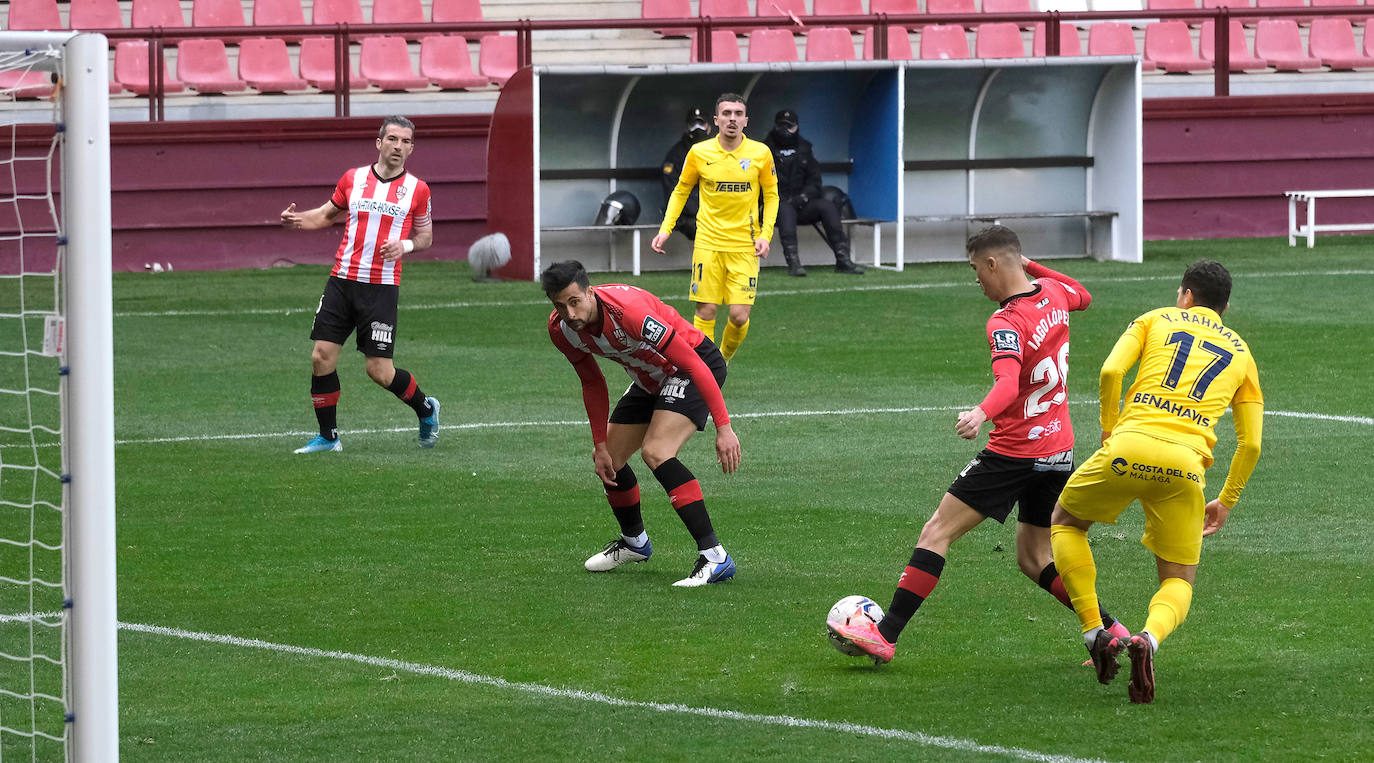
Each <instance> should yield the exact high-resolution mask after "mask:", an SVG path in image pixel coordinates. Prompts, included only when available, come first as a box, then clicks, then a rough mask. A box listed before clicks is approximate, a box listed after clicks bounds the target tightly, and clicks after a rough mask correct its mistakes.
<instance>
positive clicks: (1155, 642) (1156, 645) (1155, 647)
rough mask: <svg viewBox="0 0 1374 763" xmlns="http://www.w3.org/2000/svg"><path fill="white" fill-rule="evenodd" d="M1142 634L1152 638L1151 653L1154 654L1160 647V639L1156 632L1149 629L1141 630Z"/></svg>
mask: <svg viewBox="0 0 1374 763" xmlns="http://www.w3.org/2000/svg"><path fill="white" fill-rule="evenodd" d="M1140 635H1142V636H1144V637H1145V638H1147V639H1149V640H1150V654H1154V653H1155V652H1156V651H1157V650H1158V649H1159V639H1157V638H1155V634H1153V633H1151V632H1149V631H1141V632H1140Z"/></svg>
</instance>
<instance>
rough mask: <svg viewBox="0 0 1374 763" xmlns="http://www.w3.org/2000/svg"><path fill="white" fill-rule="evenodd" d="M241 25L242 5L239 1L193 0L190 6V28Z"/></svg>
mask: <svg viewBox="0 0 1374 763" xmlns="http://www.w3.org/2000/svg"><path fill="white" fill-rule="evenodd" d="M243 25H244V24H243V3H241V2H239V0H195V4H194V5H192V6H191V26H243Z"/></svg>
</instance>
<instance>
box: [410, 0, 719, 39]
mask: <svg viewBox="0 0 1374 763" xmlns="http://www.w3.org/2000/svg"><path fill="white" fill-rule="evenodd" d="M639 16H640V18H645V19H690V18H692V16H693V14H692V5H691V3H690V2H689V0H640V3H639ZM435 21H438V19H435ZM654 31H655V32H658V33H659V34H661V35H663V36H665V37H683V36H686V35H687V34H688V33H690V32H691V31H692V30H691V29H690V28H686V27H683V28H664V29H655V30H654Z"/></svg>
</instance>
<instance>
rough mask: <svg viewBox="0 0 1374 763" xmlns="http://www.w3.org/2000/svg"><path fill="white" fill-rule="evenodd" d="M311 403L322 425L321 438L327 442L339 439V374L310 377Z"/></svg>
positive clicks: (335, 372)
mask: <svg viewBox="0 0 1374 763" xmlns="http://www.w3.org/2000/svg"><path fill="white" fill-rule="evenodd" d="M310 402H311V404H313V405H314V406H315V419H316V420H317V421H318V422H319V424H320V436H321V437H323V438H325V439H326V440H337V439H339V373H338V372H337V371H330V372H329V373H327V374H325V375H324V376H311V377H310Z"/></svg>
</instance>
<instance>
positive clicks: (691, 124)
mask: <svg viewBox="0 0 1374 763" xmlns="http://www.w3.org/2000/svg"><path fill="white" fill-rule="evenodd" d="M709 137H711V127H710V123H709V122H708V121H707V120H706V115H705V114H703V113H701V109H698V108H691V109H688V110H687V126H686V129H684V130H683V131H682V136H681V137H679V138H678V141H677V142H676V143H674V144H673V147H672V148H670V149H668V153H667V155H666V156H664V157H663V175H662V177H661V178H660V179H661V180H662V181H663V203H664V205H665V206H666V205H667V204H668V199H669V198H670V197H671V196H672V195H673V189H674V188H676V187H677V179H678V178H679V177H682V164H683V162H685V161H686V160H687V152H688V151H689V150H691V148H692V146H694V145H696V144H698V143H700V142H702V141H703V140H706V139H707V138H709ZM700 203H701V199H700V197H699V196H698V194H697V189H696V188H693V189H692V194H691V195H690V196H688V197H687V203H686V204H684V205H683V207H682V214H681V215H680V216H679V217H678V218H677V225H676V226H675V227H674V228H673V230H674V231H676V232H678V233H681V234H682V235H684V236H686V237H687V238H688V239H690V240H692V241H696V240H697V207H698V205H699V204H700Z"/></svg>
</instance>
